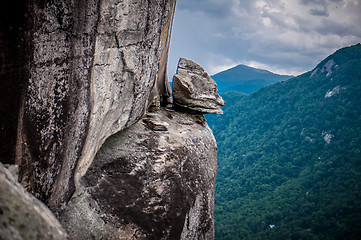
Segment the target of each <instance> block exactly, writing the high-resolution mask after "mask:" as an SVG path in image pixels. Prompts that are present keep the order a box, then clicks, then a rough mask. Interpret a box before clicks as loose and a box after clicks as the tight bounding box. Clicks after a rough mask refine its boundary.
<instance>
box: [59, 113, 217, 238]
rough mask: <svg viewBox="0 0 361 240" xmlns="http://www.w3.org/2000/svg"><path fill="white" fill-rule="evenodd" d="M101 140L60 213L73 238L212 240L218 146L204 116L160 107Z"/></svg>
mask: <svg viewBox="0 0 361 240" xmlns="http://www.w3.org/2000/svg"><path fill="white" fill-rule="evenodd" d="M152 117H153V118H155V117H156V118H158V121H160V122H162V123H163V125H166V126H167V129H168V130H165V129H162V131H155V130H153V128H151V127H149V126H148V125H147V124H145V123H144V122H141V121H140V122H138V123H136V124H134V125H133V126H131V127H129V128H127V129H125V130H123V131H121V132H119V133H117V134H115V135H114V136H112V137H110V138H109V139H107V141H106V142H105V143H104V145H103V146H102V148H101V149H100V151H99V152H98V154H97V156H96V157H95V159H94V161H93V162H92V165H91V167H90V168H89V169H88V171H87V173H86V174H85V176H83V177H82V179H81V180H80V187H79V188H78V190H77V192H76V193H75V194H74V196H73V198H72V199H71V200H70V202H69V204H68V207H67V209H66V211H65V212H64V213H63V217H62V219H63V224H64V226H65V227H66V228H67V230H68V231H69V234H70V235H71V236H72V237H73V239H110V238H112V237H113V238H114V239H212V238H213V201H214V182H215V175H216V168H217V151H216V142H215V139H214V137H213V134H212V131H211V130H210V129H209V127H208V125H207V123H206V121H205V118H204V117H203V115H192V114H187V113H178V112H174V111H166V110H160V111H157V112H156V113H153V114H152Z"/></svg>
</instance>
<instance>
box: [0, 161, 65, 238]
mask: <svg viewBox="0 0 361 240" xmlns="http://www.w3.org/2000/svg"><path fill="white" fill-rule="evenodd" d="M66 237H67V235H66V233H65V230H64V229H63V228H62V227H61V225H60V223H59V222H58V220H57V219H56V218H55V217H54V215H53V214H52V212H51V211H50V210H49V209H48V208H47V207H46V206H45V205H44V204H43V203H42V202H40V201H39V200H38V199H36V198H35V197H34V196H32V195H31V194H30V193H28V192H26V190H25V189H24V188H23V187H22V186H21V185H20V184H19V183H17V182H16V181H15V180H14V178H13V176H12V175H11V173H10V172H9V171H8V170H7V169H6V168H5V167H4V165H3V164H2V163H0V239H2V240H23V239H24V240H25V239H33V240H50V239H53V240H63V239H66Z"/></svg>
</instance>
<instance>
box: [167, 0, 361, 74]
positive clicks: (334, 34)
mask: <svg viewBox="0 0 361 240" xmlns="http://www.w3.org/2000/svg"><path fill="white" fill-rule="evenodd" d="M359 42H361V0H268V1H267V0H178V2H177V8H176V14H175V19H174V25H173V33H172V42H171V50H170V56H169V75H170V76H172V75H173V74H174V72H175V71H176V66H177V63H178V59H179V58H180V57H186V58H189V59H192V60H194V61H196V62H198V63H199V64H201V65H202V66H203V67H204V68H205V69H206V70H207V71H208V72H209V73H210V74H211V75H212V74H215V73H217V72H220V71H222V70H225V69H228V68H230V67H233V66H236V65H238V64H246V65H249V66H252V67H257V68H262V69H267V70H270V71H272V72H276V73H281V74H293V75H299V74H301V73H303V72H306V71H309V70H311V69H312V68H314V67H315V66H316V65H317V63H319V62H320V61H321V60H323V59H324V58H325V57H327V56H328V55H330V54H332V53H333V52H334V51H336V50H337V49H339V48H341V47H345V46H349V45H352V44H356V43H359Z"/></svg>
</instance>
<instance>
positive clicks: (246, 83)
mask: <svg viewBox="0 0 361 240" xmlns="http://www.w3.org/2000/svg"><path fill="white" fill-rule="evenodd" d="M211 77H212V78H213V79H214V81H216V83H217V85H218V92H220V93H222V92H227V91H237V92H242V93H246V94H250V93H253V92H255V91H257V90H259V89H260V88H262V87H264V86H267V85H270V84H273V83H275V82H278V81H283V80H287V79H289V78H291V77H292V76H289V75H279V74H275V73H272V72H270V71H267V70H262V69H257V68H253V67H249V66H246V65H238V66H235V67H233V68H230V69H228V70H225V71H223V72H220V73H217V74H215V75H213V76H211Z"/></svg>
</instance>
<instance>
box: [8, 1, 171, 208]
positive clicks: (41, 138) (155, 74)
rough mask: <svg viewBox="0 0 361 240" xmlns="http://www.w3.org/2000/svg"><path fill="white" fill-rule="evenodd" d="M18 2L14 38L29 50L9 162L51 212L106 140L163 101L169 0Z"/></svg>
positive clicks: (168, 34)
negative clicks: (18, 35) (22, 13)
mask: <svg viewBox="0 0 361 240" xmlns="http://www.w3.org/2000/svg"><path fill="white" fill-rule="evenodd" d="M22 5H24V4H22ZM24 7H25V9H27V16H28V17H27V19H26V20H25V21H24V24H25V25H24V31H25V34H23V35H24V36H26V38H27V41H26V42H22V44H23V47H24V49H30V50H29V53H26V54H25V53H24V54H23V55H26V58H25V59H27V60H26V63H25V64H23V66H25V68H26V71H24V72H25V73H26V76H24V78H23V81H24V83H23V85H24V95H23V97H22V99H23V101H22V103H20V104H19V105H20V111H19V112H20V113H19V117H18V119H19V123H18V129H17V146H16V147H17V148H16V163H17V164H18V165H20V175H19V176H20V180H21V182H22V184H23V185H24V186H26V187H27V189H28V190H30V191H31V192H32V193H34V194H35V195H36V196H37V197H39V198H40V199H42V200H43V201H45V202H46V203H47V204H48V205H49V206H50V207H51V209H52V210H54V211H58V210H59V209H60V208H61V206H63V205H64V204H65V203H66V201H67V200H68V199H69V198H70V196H71V195H72V193H73V192H74V190H75V185H76V181H77V180H78V179H79V178H80V177H81V176H82V175H83V174H85V173H86V170H87V168H88V166H89V165H90V164H91V162H92V160H93V158H94V156H95V154H96V152H97V150H98V149H99V148H100V146H101V145H102V144H103V142H104V141H105V139H106V138H107V137H109V136H110V135H112V134H114V133H116V132H118V131H120V130H122V129H124V128H125V127H128V126H130V125H132V124H133V123H135V122H137V121H138V120H139V119H140V118H141V117H142V115H143V114H144V112H145V110H146V109H147V108H148V106H149V105H150V104H151V103H152V104H155V105H160V104H161V103H163V104H165V103H164V102H161V101H164V100H165V99H167V97H168V96H169V92H168V91H169V89H168V88H167V85H168V82H167V79H166V76H167V75H166V74H164V72H165V71H166V65H167V54H168V48H169V38H170V31H171V25H172V24H171V23H172V19H173V13H174V7H175V0H169V1H163V0H151V1H150V0H125V1H118V0H112V1H99V0H77V1H75V0H74V1H73V0H59V1H50V0H49V1H40V0H39V1H37V0H34V1H27V4H26V5H25V6H24ZM154 102H156V103H154ZM16 111H18V110H16ZM16 116H17V114H16ZM14 118H15V117H14ZM13 132H14V131H13Z"/></svg>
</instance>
